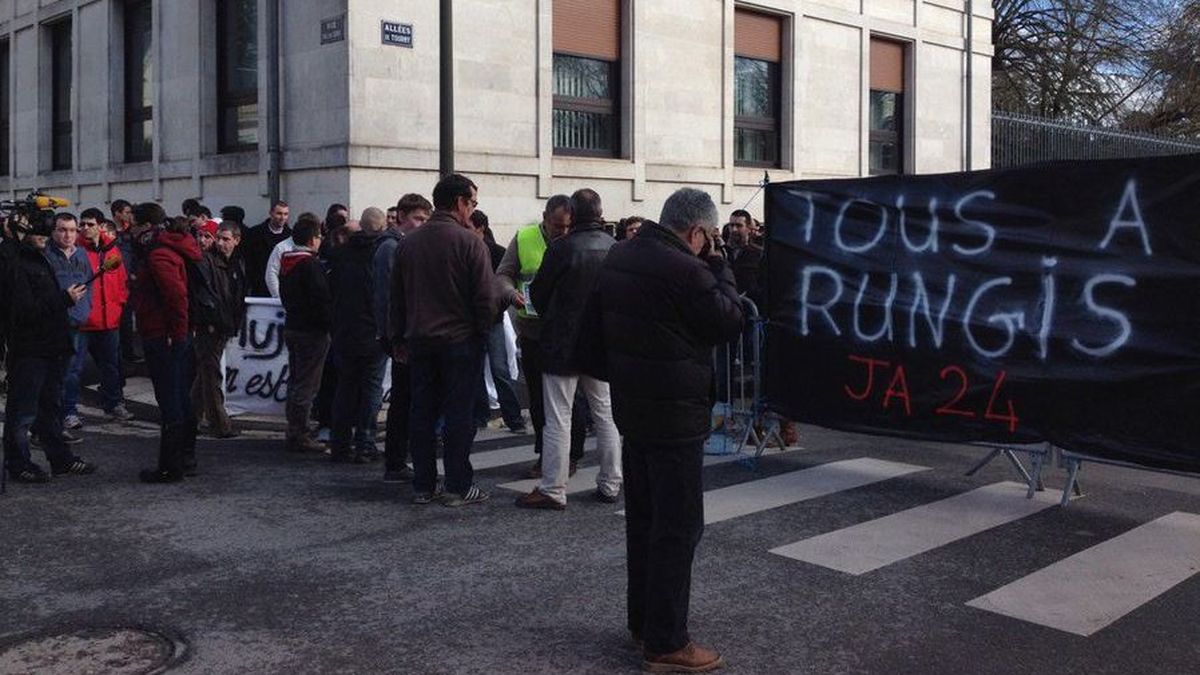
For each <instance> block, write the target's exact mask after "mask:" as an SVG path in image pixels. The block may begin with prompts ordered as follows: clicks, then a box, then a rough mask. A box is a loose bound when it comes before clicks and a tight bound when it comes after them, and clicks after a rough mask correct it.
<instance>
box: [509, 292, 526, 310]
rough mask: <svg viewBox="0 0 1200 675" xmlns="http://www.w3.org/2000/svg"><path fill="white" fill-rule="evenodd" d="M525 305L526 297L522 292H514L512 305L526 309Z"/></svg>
mask: <svg viewBox="0 0 1200 675" xmlns="http://www.w3.org/2000/svg"><path fill="white" fill-rule="evenodd" d="M525 303H526V300H525V296H524V295H523V294H522V293H521V291H513V296H512V304H514V305H516V306H517V307H521V308H524V307H525Z"/></svg>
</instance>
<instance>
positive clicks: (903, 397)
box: [844, 355, 1021, 433]
mask: <svg viewBox="0 0 1200 675" xmlns="http://www.w3.org/2000/svg"><path fill="white" fill-rule="evenodd" d="M850 361H851V362H852V363H857V364H859V365H862V366H865V367H866V371H867V372H866V385H865V386H864V387H863V389H862V390H861V391H855V390H854V389H852V388H851V387H850V385H846V386H845V387H844V390H845V392H846V395H847V396H849V397H850V398H851V399H853V400H855V401H859V402H867V401H869V400H871V398H872V396H873V395H874V394H875V373H876V371H877V370H878V371H880V373H881V374H884V373H886V371H888V370H892V364H891V363H890V362H888V361H883V360H881V359H872V358H868V357H865V356H853V355H852V356H850ZM1006 375H1007V374H1006V373H1005V371H1003V370H1002V371H1000V373H999V374H998V375H996V380H995V381H994V383H993V384H992V394H991V396H989V397H988V403H987V408H985V409H984V411H983V413H982V415H980V413H979V412H978V411H975V410H971V409H968V408H966V407H964V406H963V399H964V398H966V395H967V390H968V389H969V388H970V386H971V385H970V378H969V377H968V376H967V371H965V370H963V369H962V368H961V367H960V366H954V365H951V366H946V367H945V368H942V372H941V373H940V377H941V378H942V381H943V382H957V383H958V391H957V392H956V393H955V394H954V396H952V397H951V398H950V399H949V400H948V401H946V402H945V403H944V404H943V405H941V406H940V407H938V408H937V409H936V410H934V411H933V412H934V414H935V415H943V416H949V417H967V418H971V419H974V418H978V417H983V419H985V420H989V421H994V422H1000V423H1004V424H1007V425H1008V430H1009V432H1010V433H1011V432H1015V431H1016V430H1017V424H1018V423H1020V421H1021V420H1020V418H1019V417H1017V412H1016V408H1015V407H1014V406H1013V402H1012V400H1011V399H1005V400H1004V407H1005V408H1007V411H1005V412H997V411H996V403H997V399H998V398H1000V389H1001V388H1002V387H1003V386H1004V379H1005V377H1006ZM882 403H883V409H884V410H888V409H890V408H891V407H892V404H893V403H895V404H897V405H899V404H903V405H904V414H905V416H907V417H912V416H913V406H912V395H911V394H910V392H909V388H908V374H907V372H906V371H905V368H904V364H897V365H896V367H895V369H894V370H892V377H891V380H890V381H889V382H888V385H887V389H886V390H884V392H883V402H882Z"/></svg>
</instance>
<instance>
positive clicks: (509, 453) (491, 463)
mask: <svg viewBox="0 0 1200 675" xmlns="http://www.w3.org/2000/svg"><path fill="white" fill-rule="evenodd" d="M536 457H537V455H535V454H533V445H517V446H513V447H510V448H500V449H499V450H485V451H483V452H473V453H471V466H472V467H473V468H474V469H475V470H476V471H484V470H486V469H495V468H496V467H500V466H508V465H510V464H519V463H521V462H529V463H530V464H533V460H534V458H536ZM441 466H442V460H440V459H439V460H438V467H439V468H440V467H441Z"/></svg>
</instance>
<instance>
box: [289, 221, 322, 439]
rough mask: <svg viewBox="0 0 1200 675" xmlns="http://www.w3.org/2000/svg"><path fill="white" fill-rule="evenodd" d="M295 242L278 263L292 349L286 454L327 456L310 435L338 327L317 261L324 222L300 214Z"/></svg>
mask: <svg viewBox="0 0 1200 675" xmlns="http://www.w3.org/2000/svg"><path fill="white" fill-rule="evenodd" d="M292 242H293V243H294V244H295V245H296V248H295V249H293V250H292V251H290V252H288V253H285V254H283V257H282V258H280V261H279V297H280V299H281V300H283V309H284V310H285V311H286V312H287V318H286V319H285V320H284V324H283V340H284V342H285V343H286V344H287V349H288V394H287V397H288V398H287V421H288V430H287V450H288V451H289V452H324V450H325V446H323V445H321V444H320V443H318V442H317V441H315V440H313V438H312V437H311V436H310V435H309V433H308V416H309V412H310V411H311V410H312V402H313V397H314V396H316V394H317V388H318V387H319V386H320V384H321V373H322V371H323V370H324V368H325V355H326V354H327V353H328V352H329V329H330V328H332V327H333V309H332V304H333V297H332V295H330V292H329V281H328V280H327V279H326V278H325V270H324V268H322V267H321V261H320V260H318V259H317V251H318V250H319V249H320V248H321V222H320V221H319V220H317V217H316V216H315V215H313V214H311V213H306V214H304V215H302V216H300V219H299V220H297V221H296V227H294V228H292Z"/></svg>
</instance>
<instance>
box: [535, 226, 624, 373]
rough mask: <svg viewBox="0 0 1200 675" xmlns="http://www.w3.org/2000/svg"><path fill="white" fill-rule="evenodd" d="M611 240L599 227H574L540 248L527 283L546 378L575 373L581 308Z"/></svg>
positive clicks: (577, 368) (612, 240)
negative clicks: (538, 321) (536, 313)
mask: <svg viewBox="0 0 1200 675" xmlns="http://www.w3.org/2000/svg"><path fill="white" fill-rule="evenodd" d="M616 243H617V242H616V240H615V239H613V238H612V237H611V236H609V235H608V233H607V232H605V231H604V229H603V226H602V225H601V224H600V223H592V224H589V225H583V224H581V225H576V226H574V227H572V228H571V231H570V232H569V233H567V235H566V236H564V237H559V238H558V239H556V240H554V241H553V242H551V244H550V248H548V249H546V256H545V257H544V258H542V266H541V267H540V268H539V269H538V273H537V276H536V277H534V278H533V283H532V284H530V287H529V292H530V295H532V296H533V306H534V307H537V308H538V309H539V310H540V313H541V315H542V335H541V340H540V341H539V344H540V345H541V348H542V359H543V360H542V370H543V372H547V373H550V374H552V375H575V374H578V373H580V372H581V370H580V364H579V363H577V362H576V360H575V356H576V349H577V344H578V342H579V336H580V329H581V326H582V321H583V312H584V306H585V304H586V303H587V300H588V297H589V296H590V295H591V293H592V290H593V289H594V288H595V287H596V279H597V277H598V276H599V275H600V267H601V265H603V264H604V258H605V257H606V256H607V255H608V250H609V249H610V248H612V247H613V245H614V244H616Z"/></svg>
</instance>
